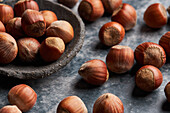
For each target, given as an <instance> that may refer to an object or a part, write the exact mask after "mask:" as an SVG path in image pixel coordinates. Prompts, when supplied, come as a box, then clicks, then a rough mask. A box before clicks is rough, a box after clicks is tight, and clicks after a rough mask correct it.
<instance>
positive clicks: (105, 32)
mask: <svg viewBox="0 0 170 113" xmlns="http://www.w3.org/2000/svg"><path fill="white" fill-rule="evenodd" d="M124 36H125V29H124V28H123V26H122V25H121V24H119V23H117V22H108V23H106V24H104V25H103V26H102V27H101V29H100V31H99V39H100V41H101V42H102V43H103V44H104V45H106V46H114V45H117V44H119V43H120V42H121V41H122V40H123V38H124Z"/></svg>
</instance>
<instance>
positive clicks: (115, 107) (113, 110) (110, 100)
mask: <svg viewBox="0 0 170 113" xmlns="http://www.w3.org/2000/svg"><path fill="white" fill-rule="evenodd" d="M93 113H124V107H123V103H122V101H121V100H120V99H119V98H118V97H117V96H116V95H114V94H111V93H105V94H103V95H101V96H100V97H99V98H98V99H97V100H96V102H95V103H94V106H93Z"/></svg>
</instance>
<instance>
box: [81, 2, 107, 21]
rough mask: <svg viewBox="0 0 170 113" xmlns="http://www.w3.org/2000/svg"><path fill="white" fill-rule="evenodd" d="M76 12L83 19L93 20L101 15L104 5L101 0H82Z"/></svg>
mask: <svg viewBox="0 0 170 113" xmlns="http://www.w3.org/2000/svg"><path fill="white" fill-rule="evenodd" d="M78 12H79V15H80V17H81V18H83V19H84V20H86V21H95V20H97V19H98V18H100V17H102V16H103V14H104V7H103V4H102V1H101V0H82V1H81V2H80V4H79V7H78Z"/></svg>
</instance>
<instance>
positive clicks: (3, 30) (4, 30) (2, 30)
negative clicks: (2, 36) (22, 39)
mask: <svg viewBox="0 0 170 113" xmlns="http://www.w3.org/2000/svg"><path fill="white" fill-rule="evenodd" d="M0 32H6V29H5V26H4V24H3V23H2V22H1V21H0Z"/></svg>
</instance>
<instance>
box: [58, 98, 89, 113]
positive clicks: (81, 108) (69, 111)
mask: <svg viewBox="0 0 170 113" xmlns="http://www.w3.org/2000/svg"><path fill="white" fill-rule="evenodd" d="M57 113H88V111H87V108H86V106H85V104H84V102H83V101H82V100H81V99H80V98H79V97H77V96H69V97H66V98H65V99H63V100H62V101H61V102H60V103H59V105H58V107H57Z"/></svg>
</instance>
